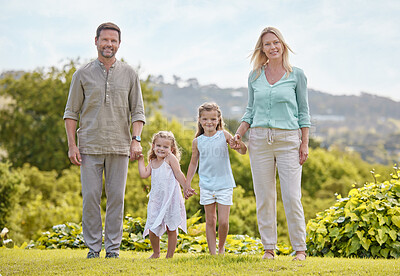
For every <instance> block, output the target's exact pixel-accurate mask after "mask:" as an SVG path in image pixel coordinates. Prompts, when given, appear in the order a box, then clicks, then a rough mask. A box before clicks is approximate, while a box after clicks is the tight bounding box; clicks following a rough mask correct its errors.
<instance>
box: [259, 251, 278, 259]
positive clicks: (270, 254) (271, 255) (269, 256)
mask: <svg viewBox="0 0 400 276" xmlns="http://www.w3.org/2000/svg"><path fill="white" fill-rule="evenodd" d="M262 258H263V260H273V259H275V252H274V250H271V249H267V250H265V253H264V256H263V257H262Z"/></svg>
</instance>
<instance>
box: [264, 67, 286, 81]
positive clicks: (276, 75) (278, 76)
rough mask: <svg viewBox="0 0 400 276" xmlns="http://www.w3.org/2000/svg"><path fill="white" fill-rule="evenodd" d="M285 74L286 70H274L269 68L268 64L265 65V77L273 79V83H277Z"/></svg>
mask: <svg viewBox="0 0 400 276" xmlns="http://www.w3.org/2000/svg"><path fill="white" fill-rule="evenodd" d="M284 74H285V72H284V71H282V70H278V71H275V72H273V71H272V70H271V68H269V66H268V64H267V65H266V66H265V77H266V78H267V79H268V80H269V81H271V83H272V84H274V83H276V82H277V81H278V80H280V79H281V78H282V77H283V75H284Z"/></svg>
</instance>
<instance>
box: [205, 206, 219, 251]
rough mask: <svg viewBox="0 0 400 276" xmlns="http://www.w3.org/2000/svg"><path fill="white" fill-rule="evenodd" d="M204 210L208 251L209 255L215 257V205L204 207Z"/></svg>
mask: <svg viewBox="0 0 400 276" xmlns="http://www.w3.org/2000/svg"><path fill="white" fill-rule="evenodd" d="M204 210H205V212H206V237H207V244H208V250H209V251H210V254H211V255H216V254H217V253H216V251H217V244H216V240H217V234H216V232H215V231H216V224H217V213H216V204H215V203H213V204H209V205H204Z"/></svg>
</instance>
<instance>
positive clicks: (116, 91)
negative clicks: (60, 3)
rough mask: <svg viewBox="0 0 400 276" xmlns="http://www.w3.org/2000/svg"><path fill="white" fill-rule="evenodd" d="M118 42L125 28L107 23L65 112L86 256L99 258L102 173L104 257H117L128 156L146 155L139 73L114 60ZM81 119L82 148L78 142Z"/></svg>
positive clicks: (78, 74)
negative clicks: (78, 179) (78, 169)
mask: <svg viewBox="0 0 400 276" xmlns="http://www.w3.org/2000/svg"><path fill="white" fill-rule="evenodd" d="M120 43H121V30H120V29H119V27H118V26H117V25H115V24H114V23H110V22H108V23H103V24H101V25H100V26H99V27H98V28H97V32H96V37H95V44H96V46H97V52H98V58H97V59H96V60H94V61H92V62H89V63H88V64H87V65H85V66H83V67H82V68H80V69H79V70H77V71H76V72H75V74H74V75H73V78H72V81H71V86H70V90H69V96H68V101H67V105H66V108H65V113H64V120H65V128H66V132H67V138H68V147H69V150H68V157H69V159H70V160H71V162H72V163H73V164H75V165H78V166H80V167H81V182H82V197H83V215H82V229H83V237H84V239H85V244H86V245H87V247H88V248H89V253H88V254H87V258H98V257H99V256H100V255H99V254H100V251H101V248H102V221H101V212H100V200H101V193H102V186H103V172H104V178H105V192H106V196H107V207H106V218H105V228H104V246H105V249H106V258H118V257H119V247H120V244H121V240H122V227H123V215H124V195H125V186H126V178H127V172H128V162H129V161H128V160H129V156H130V160H131V161H133V160H137V159H138V158H139V155H140V154H141V153H142V147H141V145H140V134H141V132H142V128H143V125H144V123H145V116H144V108H143V99H142V92H141V89H140V82H139V78H138V75H137V74H136V72H135V71H134V70H133V69H132V68H131V67H130V66H129V65H127V64H126V63H123V62H121V61H119V60H117V59H116V57H115V54H116V53H117V51H118V48H119V46H120ZM78 120H79V129H78V131H77V136H78V146H79V148H78V147H77V145H76V140H75V131H76V126H77V121H78ZM131 122H132V138H131V133H130V127H131Z"/></svg>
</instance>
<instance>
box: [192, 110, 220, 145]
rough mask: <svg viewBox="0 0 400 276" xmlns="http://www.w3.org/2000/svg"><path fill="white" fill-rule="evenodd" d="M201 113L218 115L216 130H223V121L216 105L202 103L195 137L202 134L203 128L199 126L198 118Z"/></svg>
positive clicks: (199, 115)
mask: <svg viewBox="0 0 400 276" xmlns="http://www.w3.org/2000/svg"><path fill="white" fill-rule="evenodd" d="M203 111H217V114H218V120H219V121H218V125H217V130H223V129H224V120H223V119H222V112H221V109H220V108H219V106H218V105H217V104H216V103H203V104H202V105H200V106H199V113H198V117H197V133H196V137H199V136H200V135H202V134H203V133H204V128H203V127H202V126H201V124H200V117H201V113H202V112H203Z"/></svg>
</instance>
